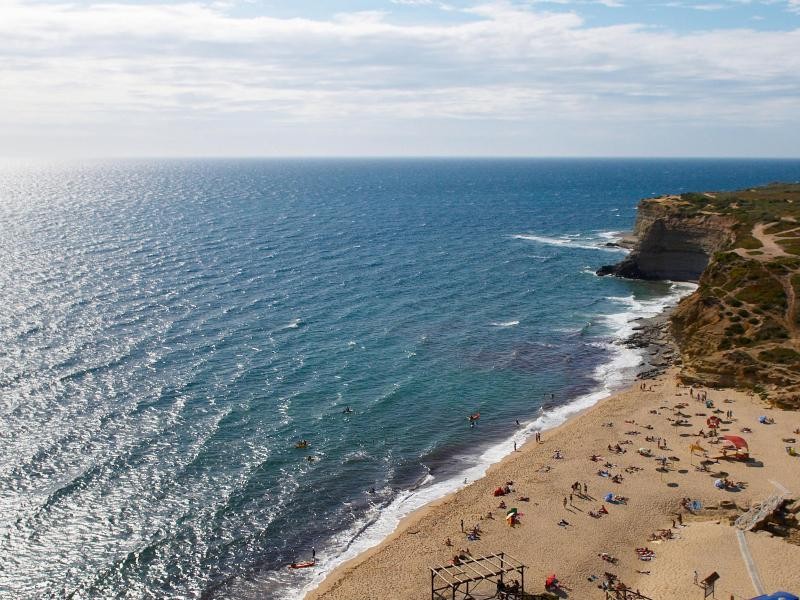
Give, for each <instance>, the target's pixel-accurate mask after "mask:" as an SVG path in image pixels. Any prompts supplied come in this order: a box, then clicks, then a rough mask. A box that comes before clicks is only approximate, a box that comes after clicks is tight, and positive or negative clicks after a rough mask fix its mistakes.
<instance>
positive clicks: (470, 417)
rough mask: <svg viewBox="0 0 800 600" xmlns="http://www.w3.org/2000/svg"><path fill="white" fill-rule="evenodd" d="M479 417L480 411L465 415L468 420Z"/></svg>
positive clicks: (475, 419)
mask: <svg viewBox="0 0 800 600" xmlns="http://www.w3.org/2000/svg"><path fill="white" fill-rule="evenodd" d="M480 418H481V413H479V412H478V413H472V414H471V415H470V416H468V417H467V419H469V420H470V421H477V420H478V419H480Z"/></svg>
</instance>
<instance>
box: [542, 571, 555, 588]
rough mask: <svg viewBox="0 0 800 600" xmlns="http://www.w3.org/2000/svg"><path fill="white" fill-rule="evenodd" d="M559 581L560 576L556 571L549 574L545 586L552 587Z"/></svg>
mask: <svg viewBox="0 0 800 600" xmlns="http://www.w3.org/2000/svg"><path fill="white" fill-rule="evenodd" d="M557 582H558V578H557V577H556V574H555V573H552V574H550V575H548V576H547V579H545V580H544V587H546V588H549V587H552V586H553V584H555V583H557Z"/></svg>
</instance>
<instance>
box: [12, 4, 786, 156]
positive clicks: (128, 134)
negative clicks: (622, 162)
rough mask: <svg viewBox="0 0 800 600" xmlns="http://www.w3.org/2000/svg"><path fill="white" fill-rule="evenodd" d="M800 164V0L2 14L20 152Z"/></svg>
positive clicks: (119, 8)
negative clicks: (798, 160) (792, 160)
mask: <svg viewBox="0 0 800 600" xmlns="http://www.w3.org/2000/svg"><path fill="white" fill-rule="evenodd" d="M108 156H111V157H125V156H136V157H138V156H153V157H162V156H163V157H167V156H217V157H228V156H230V157H236V156H535V157H539V156H641V157H656V156H712V157H726V156H731V157H800V0H716V1H715V0H653V1H651V0H550V1H545V0H341V1H336V0H326V1H322V0H318V1H317V0H315V1H312V0H218V1H213V2H205V1H202V0H174V1H170V0H145V1H133V0H97V1H84V0H54V1H44V0H24V1H23V0H0V157H10V158H38V157H45V158H54V157H65V158H72V157H81V158H82V157H108Z"/></svg>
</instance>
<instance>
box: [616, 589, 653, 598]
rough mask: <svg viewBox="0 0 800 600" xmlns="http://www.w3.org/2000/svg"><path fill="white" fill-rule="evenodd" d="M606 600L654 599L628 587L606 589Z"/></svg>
mask: <svg viewBox="0 0 800 600" xmlns="http://www.w3.org/2000/svg"><path fill="white" fill-rule="evenodd" d="M606 600H653V599H652V598H650V597H649V596H645V595H644V594H641V593H639V592H638V591H636V592H634V591H633V590H629V589H627V588H623V589H621V590H606Z"/></svg>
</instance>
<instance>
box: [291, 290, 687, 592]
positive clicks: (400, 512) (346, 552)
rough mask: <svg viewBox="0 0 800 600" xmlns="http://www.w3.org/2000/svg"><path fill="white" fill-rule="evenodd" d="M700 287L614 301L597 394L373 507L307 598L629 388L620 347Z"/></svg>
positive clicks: (335, 550) (339, 545) (629, 371)
mask: <svg viewBox="0 0 800 600" xmlns="http://www.w3.org/2000/svg"><path fill="white" fill-rule="evenodd" d="M696 287H697V286H696V285H694V284H690V283H673V284H672V285H671V287H670V291H669V294H668V295H667V296H665V297H662V298H659V299H654V300H647V301H637V300H635V299H634V297H633V296H626V297H618V298H610V299H612V300H614V301H617V302H619V303H620V304H622V305H625V306H627V307H628V310H627V311H625V312H623V313H614V314H611V315H607V316H606V317H605V319H606V323H607V324H608V325H610V326H611V328H612V335H613V338H614V342H612V343H604V344H601V345H602V346H603V347H605V348H607V349H608V350H609V351H610V353H611V359H610V360H609V361H608V362H607V363H605V364H602V365H600V366H598V367H597V368H596V369H595V370H594V373H593V378H594V379H595V381H597V388H596V389H595V390H593V391H592V392H589V393H587V394H584V395H582V396H579V397H577V398H575V399H574V400H572V401H571V402H569V403H568V404H565V405H563V406H557V407H555V408H552V409H550V410H547V411H544V410H542V411H541V414H540V416H538V417H537V418H536V419H534V420H533V421H531V422H529V423H525V424H524V426H523V428H522V429H521V430H519V431H518V432H517V433H516V434H515V435H514V436H513V437H512V438H510V439H507V440H503V441H501V442H499V443H497V444H494V445H492V446H490V447H489V448H487V449H485V450H484V451H483V452H482V453H481V455H480V456H478V457H477V459H469V457H464V458H467V459H468V460H470V461H473V460H474V461H475V464H474V465H473V466H471V467H469V468H467V469H465V470H463V471H462V472H460V473H458V474H455V475H452V476H449V477H447V478H445V479H442V480H441V481H437V479H436V477H435V476H433V475H431V474H428V475H427V476H426V477H425V479H424V480H423V481H422V482H421V483H420V484H419V486H418V487H416V488H415V489H411V490H404V491H402V492H400V494H398V496H397V497H396V498H395V499H394V500H392V501H391V502H390V503H389V505H388V506H386V507H385V508H384V509H382V510H381V509H380V508H379V507H377V506H373V507H371V509H370V510H369V511H368V514H367V515H365V516H364V517H363V518H360V519H358V520H357V521H356V522H355V523H354V524H353V526H352V527H350V528H349V529H348V530H346V531H343V532H341V533H339V534H338V535H337V536H335V537H334V538H333V540H331V542H330V545H329V546H328V547H327V548H326V554H327V555H328V556H329V557H330V558H325V559H323V560H322V561H320V562H319V566H320V569H319V570H318V571H317V572H316V573H315V574H314V577H313V579H311V580H310V581H308V583H307V584H306V585H305V587H304V588H303V590H302V593H303V594H304V595H305V594H306V593H308V592H309V591H311V590H312V589H314V588H316V587H317V586H318V585H319V584H320V583H321V582H322V581H323V580H324V579H325V577H326V576H327V575H328V574H329V573H330V572H331V571H333V570H334V569H335V568H336V567H338V566H339V565H341V564H342V563H344V562H346V561H348V560H351V559H353V558H355V557H356V556H358V555H359V554H361V553H362V552H364V551H365V550H367V549H369V548H372V547H374V546H376V545H378V544H379V543H380V542H381V541H383V540H384V539H385V538H386V537H387V536H389V535H391V534H392V533H393V532H394V531H395V529H397V526H398V525H399V523H400V521H401V520H402V519H403V518H404V517H406V516H408V515H409V514H411V513H412V512H413V511H415V510H417V509H419V508H421V507H423V506H425V505H426V504H428V503H430V502H433V501H434V500H438V499H440V498H442V497H443V496H445V495H447V494H449V493H452V492H455V491H457V490H459V489H461V488H463V487H464V486H465V485H466V483H469V482H472V481H475V480H477V479H480V478H481V477H483V476H484V475H485V474H486V471H487V469H488V468H489V467H490V466H491V465H493V464H496V463H497V462H499V461H500V460H502V459H503V458H504V457H505V456H507V455H508V454H510V453H511V452H512V451H513V449H514V443H517V444H521V443H523V442H524V441H526V440H527V439H529V438H531V437H533V435H534V434H535V433H536V432H537V431H543V430H546V429H552V428H553V427H557V426H558V425H560V424H562V423H563V422H564V421H566V420H567V419H568V418H569V417H571V416H573V415H575V414H577V413H579V412H581V411H582V410H585V409H587V408H589V407H591V406H593V405H594V404H596V403H597V402H599V401H600V400H602V399H603V398H607V397H608V396H610V395H611V394H612V393H614V392H615V391H617V390H619V389H620V388H622V387H623V386H624V385H626V384H628V383H629V382H630V380H631V379H632V377H633V374H634V372H635V370H636V368H637V367H638V366H639V365H640V364H641V352H640V351H639V350H634V349H631V348H627V347H625V346H622V345H620V344H619V343H618V342H620V341H622V340H624V339H625V338H627V337H628V336H629V335H630V333H632V332H633V326H634V325H633V323H634V322H635V321H636V320H637V319H639V318H640V317H646V316H655V315H657V314H659V313H660V312H661V311H663V310H664V309H665V308H666V307H667V306H671V305H674V304H675V303H677V302H678V301H679V300H680V299H681V298H682V297H683V296H686V295H688V294H689V293H691V292H692V291H694V290H695V289H696ZM465 482H466V483H465ZM285 597H286V598H287V599H288V598H292V597H295V596H293V595H287V596H285Z"/></svg>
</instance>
